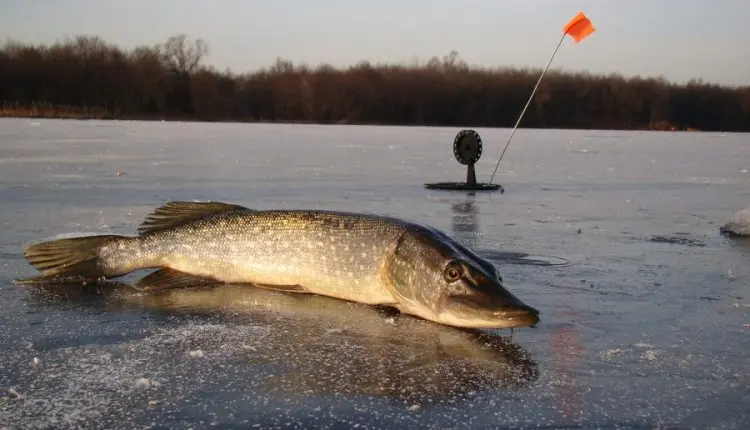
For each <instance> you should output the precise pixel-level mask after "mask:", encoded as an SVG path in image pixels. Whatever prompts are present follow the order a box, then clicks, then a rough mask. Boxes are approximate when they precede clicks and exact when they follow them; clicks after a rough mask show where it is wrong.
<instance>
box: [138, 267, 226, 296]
mask: <svg viewBox="0 0 750 430" xmlns="http://www.w3.org/2000/svg"><path fill="white" fill-rule="evenodd" d="M217 284H223V282H221V281H218V280H216V279H212V278H207V277H203V276H196V275H191V274H189V273H184V272H180V271H178V270H174V269H170V268H165V269H160V270H157V271H156V272H153V273H151V274H149V275H148V276H145V277H143V278H141V279H139V280H138V282H136V284H135V286H136V287H137V288H139V289H142V290H148V291H151V290H163V289H168V288H193V287H205V286H207V285H217Z"/></svg>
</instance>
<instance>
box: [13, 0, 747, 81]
mask: <svg viewBox="0 0 750 430" xmlns="http://www.w3.org/2000/svg"><path fill="white" fill-rule="evenodd" d="M579 11H583V12H584V13H586V15H587V16H588V17H589V18H590V19H591V21H592V22H593V24H594V26H595V27H596V32H594V33H593V34H592V35H590V36H589V37H588V38H586V39H584V40H583V41H582V42H580V43H578V44H576V43H574V42H573V40H572V39H570V38H566V40H565V41H564V42H563V44H562V46H561V47H560V50H559V51H558V53H557V55H556V56H555V57H554V60H553V63H552V69H562V70H568V71H580V70H588V71H589V72H592V73H620V74H622V75H625V76H634V75H640V76H663V77H665V78H666V79H668V80H670V81H673V82H678V83H684V82H686V81H687V80H689V79H691V78H696V79H697V78H701V79H703V80H704V81H708V82H713V83H719V84H725V85H750V55H748V52H750V48H748V44H749V43H750V24H749V23H750V0H713V1H709V0H650V1H649V0H627V1H625V0H484V1H480V0H408V1H407V0H378V1H375V0H266V1H260V0H212V1H209V0H202V1H200V0H150V1H144V0H128V1H121V2H115V1H101V0H98V1H95V0H25V1H19V0H0V37H4V38H10V39H13V40H18V41H22V42H30V43H35V44H37V43H54V42H55V41H56V40H60V39H62V38H63V37H65V36H75V35H81V34H85V35H95V36H100V37H102V38H103V39H104V40H106V41H107V42H110V43H113V44H116V45H118V46H120V47H123V48H128V49H130V48H133V47H135V46H137V45H143V44H146V45H154V44H157V43H162V42H164V41H166V40H167V38H169V37H170V36H172V35H176V34H179V33H184V34H186V35H188V36H189V37H191V38H202V39H204V40H205V41H206V43H207V44H208V48H209V53H208V56H206V58H205V60H204V63H205V64H211V65H214V66H216V67H217V68H218V69H220V70H223V69H225V68H227V67H228V68H230V69H231V70H232V71H234V72H249V71H253V70H257V69H259V68H262V67H268V66H271V65H272V64H273V63H274V62H275V61H276V58H277V57H281V58H284V59H288V60H291V61H292V62H294V63H295V64H297V63H307V64H308V65H310V66H316V65H318V64H321V63H327V64H331V65H334V66H348V65H352V64H355V63H357V62H359V61H363V60H367V61H370V62H371V63H382V62H388V63H410V62H412V61H414V60H415V59H416V60H422V61H426V60H427V59H429V58H430V57H433V56H437V57H442V56H445V55H447V54H448V53H449V52H450V51H451V50H456V51H458V53H459V56H460V58H461V59H463V60H464V61H466V62H467V63H469V64H471V65H476V66H487V67H497V66H515V67H519V68H520V67H533V68H541V67H544V65H545V64H546V63H547V61H548V60H549V58H550V55H551V54H552V51H553V50H554V48H555V46H556V45H557V42H558V41H559V39H560V37H561V36H562V31H563V30H562V28H563V26H564V25H565V24H566V23H567V22H568V21H569V20H570V19H571V18H573V17H574V16H575V15H576V14H577V13H578V12H579ZM743 52H744V54H743Z"/></svg>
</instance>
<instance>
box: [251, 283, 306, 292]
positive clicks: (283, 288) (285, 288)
mask: <svg viewBox="0 0 750 430" xmlns="http://www.w3.org/2000/svg"><path fill="white" fill-rule="evenodd" d="M252 285H255V286H256V287H258V288H263V289H264V290H273V291H280V292H283V293H300V294H310V291H309V290H308V289H307V288H305V287H303V286H302V285H273V284H259V283H256V282H253V283H252Z"/></svg>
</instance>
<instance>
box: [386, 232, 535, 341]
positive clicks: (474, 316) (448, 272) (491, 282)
mask: <svg viewBox="0 0 750 430" xmlns="http://www.w3.org/2000/svg"><path fill="white" fill-rule="evenodd" d="M384 271H385V276H386V277H387V281H388V285H389V288H390V289H391V293H392V294H393V295H394V296H395V298H396V299H397V301H398V304H397V306H398V308H399V309H400V310H401V311H402V312H405V313H409V314H412V315H416V316H419V317H421V318H424V319H427V320H431V321H434V322H438V323H441V324H445V325H450V326H455V327H463V328H497V329H500V328H513V327H524V326H533V325H534V324H536V323H537V322H538V321H539V311H538V310H536V309H534V308H533V307H531V306H529V305H527V304H525V303H524V302H523V301H521V300H520V299H519V298H517V297H516V296H515V295H513V294H512V293H511V292H510V291H508V290H507V289H506V288H505V287H504V286H503V280H502V277H501V276H500V275H499V274H498V271H497V268H496V267H495V266H494V265H493V264H492V263H490V262H489V261H487V260H485V259H483V258H481V257H480V256H478V255H476V254H475V253H474V252H472V251H471V250H469V249H467V248H465V247H464V246H462V245H460V244H459V243H457V242H456V241H454V240H453V239H451V238H450V237H448V236H447V235H445V234H444V233H442V232H440V231H438V230H435V229H431V228H426V227H413V228H409V229H407V230H406V231H405V232H404V233H403V234H402V235H401V236H400V238H399V240H398V243H397V244H396V246H395V248H394V250H393V252H392V253H391V255H390V258H389V259H388V260H387V262H386V265H385V268H384Z"/></svg>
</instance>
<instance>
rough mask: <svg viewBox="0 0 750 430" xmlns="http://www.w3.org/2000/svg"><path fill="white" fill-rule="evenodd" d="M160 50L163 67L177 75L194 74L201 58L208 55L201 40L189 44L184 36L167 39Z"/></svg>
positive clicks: (206, 47) (179, 35)
mask: <svg viewBox="0 0 750 430" xmlns="http://www.w3.org/2000/svg"><path fill="white" fill-rule="evenodd" d="M161 50H162V55H163V60H164V64H165V66H166V67H167V69H168V70H170V71H171V72H173V73H177V74H190V73H195V72H196V71H197V69H198V66H199V65H200V61H201V59H202V58H203V56H204V55H207V54H208V46H207V45H206V42H204V41H203V39H200V38H199V39H196V40H195V41H192V42H191V41H190V40H189V39H188V37H187V36H186V35H184V34H178V35H177V36H172V37H170V38H169V39H167V42H166V43H165V44H164V45H163V47H162V49H161Z"/></svg>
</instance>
